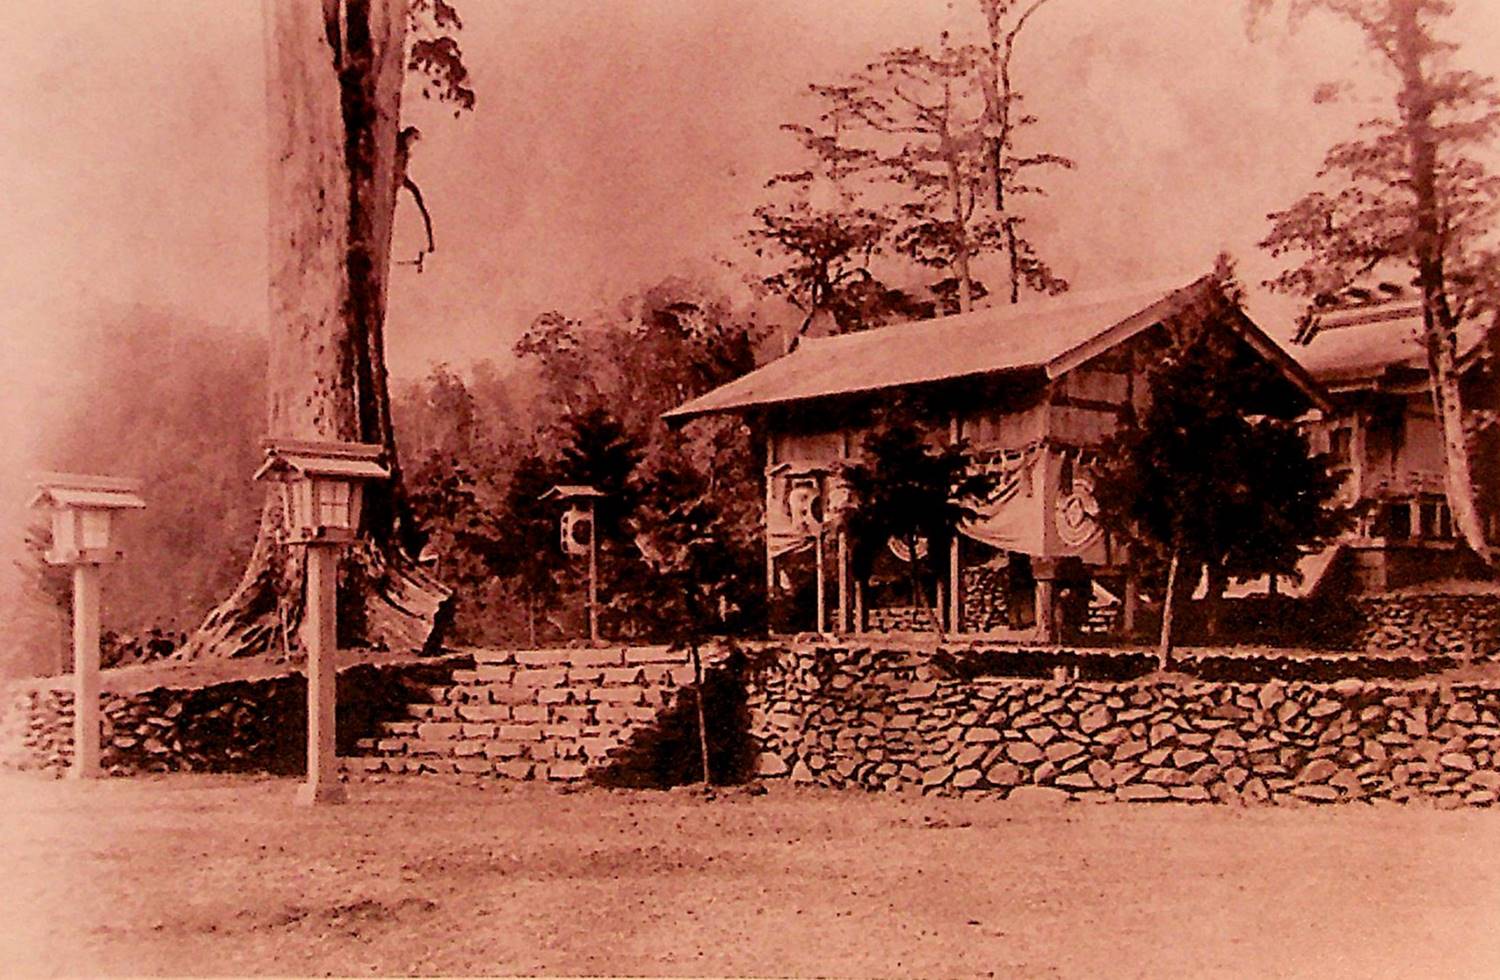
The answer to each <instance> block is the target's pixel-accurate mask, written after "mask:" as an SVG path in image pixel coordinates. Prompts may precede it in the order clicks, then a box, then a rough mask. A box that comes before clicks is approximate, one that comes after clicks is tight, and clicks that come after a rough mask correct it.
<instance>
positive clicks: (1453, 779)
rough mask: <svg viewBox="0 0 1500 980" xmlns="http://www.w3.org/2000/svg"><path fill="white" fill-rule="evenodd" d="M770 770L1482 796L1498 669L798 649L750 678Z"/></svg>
mask: <svg viewBox="0 0 1500 980" xmlns="http://www.w3.org/2000/svg"><path fill="white" fill-rule="evenodd" d="M750 704H751V709H752V734H753V736H754V737H755V738H756V739H757V740H758V742H759V747H760V749H761V751H762V753H763V754H762V756H761V766H760V769H761V772H762V774H763V775H775V774H786V775H788V776H789V777H790V778H791V779H792V780H794V781H798V782H806V783H815V784H819V785H823V786H829V787H861V788H865V789H872V790H876V789H878V790H908V791H917V792H926V793H944V794H947V793H964V794H987V795H993V796H999V797H1047V798H1054V799H1059V800H1064V799H1075V800H1095V801H1104V800H1122V801H1157V800H1182V801H1188V802H1220V803H1266V802H1273V803H1274V802H1297V801H1306V802H1312V803H1334V802H1344V801H1355V800H1375V799H1386V800H1394V801H1405V800H1426V801H1431V802H1433V803H1435V804H1438V805H1444V806H1462V805H1474V806H1487V805H1489V804H1492V803H1494V802H1495V801H1496V799H1497V794H1500V681H1491V682H1485V683H1464V684H1445V683H1440V682H1438V681H1376V680H1368V681H1367V680H1359V679H1348V680H1343V681H1339V682H1337V683H1333V684H1314V683H1300V682H1299V683H1290V684H1288V683H1284V682H1280V681H1272V682H1269V683H1265V684H1235V683H1211V682H1198V681H1191V680H1184V681H1153V680H1146V681H1138V682H1118V683H1080V682H1065V683H1050V682H1042V681H1026V680H998V679H997V680H983V679H981V680H968V681H963V680H956V679H949V678H945V677H944V676H942V674H941V672H940V671H939V670H938V669H936V668H935V666H934V665H933V664H932V663H931V662H930V660H929V658H928V657H926V656H925V655H922V654H919V653H912V652H910V651H892V650H879V649H873V650H872V649H869V648H859V649H847V648H804V649H790V650H787V651H785V652H784V653H783V655H782V656H780V657H779V658H777V659H776V660H775V661H774V662H773V663H772V664H771V666H769V667H767V668H765V669H764V670H763V673H762V674H761V676H760V679H759V680H758V682H757V683H756V685H755V689H754V690H753V691H752V692H751V698H750Z"/></svg>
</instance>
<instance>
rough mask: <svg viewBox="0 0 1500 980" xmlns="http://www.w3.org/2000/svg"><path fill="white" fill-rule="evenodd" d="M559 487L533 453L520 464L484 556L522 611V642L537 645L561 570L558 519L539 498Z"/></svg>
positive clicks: (547, 463) (552, 470)
mask: <svg viewBox="0 0 1500 980" xmlns="http://www.w3.org/2000/svg"><path fill="white" fill-rule="evenodd" d="M557 483H558V475H557V464H556V463H555V462H553V461H551V460H548V459H546V458H545V457H543V456H541V455H538V454H536V453H532V454H530V455H527V456H525V457H524V458H522V460H521V461H520V463H518V464H517V465H516V469H515V472H514V473H513V474H512V475H511V479H510V486H509V487H508V488H507V489H506V493H505V501H504V505H503V512H502V513H503V517H502V518H500V519H499V520H498V521H497V522H496V523H497V524H498V525H499V528H498V531H499V533H497V534H496V535H495V537H494V539H493V541H494V545H493V547H492V549H491V550H490V551H489V552H488V554H489V555H490V556H491V568H492V570H493V571H494V572H495V574H497V575H508V576H510V577H511V578H512V580H513V581H514V582H515V583H516V587H517V591H518V592H519V593H520V596H521V599H522V601H523V602H524V603H525V605H526V632H527V639H528V641H529V642H530V644H531V645H532V646H533V647H534V646H536V643H537V617H538V616H539V615H540V614H541V613H542V612H543V611H544V610H546V609H547V608H548V607H549V606H550V605H552V604H553V603H554V602H556V600H557V595H558V590H559V584H560V581H561V579H562V577H563V575H564V573H565V568H566V564H565V561H564V557H563V553H562V549H561V548H560V547H559V545H558V537H557V535H558V523H557V514H556V513H555V511H554V509H553V508H552V507H551V506H549V505H548V504H546V503H544V502H543V501H542V495H543V494H545V493H546V492H547V491H548V490H550V489H552V487H554V486H556V485H557Z"/></svg>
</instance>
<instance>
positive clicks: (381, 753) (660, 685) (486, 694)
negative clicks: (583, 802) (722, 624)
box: [345, 646, 721, 781]
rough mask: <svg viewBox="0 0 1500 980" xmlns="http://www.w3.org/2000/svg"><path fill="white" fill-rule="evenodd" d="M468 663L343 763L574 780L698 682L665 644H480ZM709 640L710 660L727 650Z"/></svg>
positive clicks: (603, 766)
mask: <svg viewBox="0 0 1500 980" xmlns="http://www.w3.org/2000/svg"><path fill="white" fill-rule="evenodd" d="M470 655H471V656H472V657H473V659H474V665H473V667H472V668H471V669H464V670H457V671H454V672H453V675H452V677H451V678H450V679H449V680H447V681H445V682H444V683H441V684H434V685H429V686H428V687H426V688H424V689H423V690H422V692H421V695H422V696H421V698H420V699H413V700H411V701H410V703H408V704H406V705H404V706H398V710H397V714H398V715H401V716H403V717H401V718H400V719H399V720H388V721H385V722H382V723H381V724H380V725H379V731H378V732H376V733H374V734H372V735H371V736H368V737H366V738H363V739H361V740H360V741H359V742H358V743H356V746H355V749H356V751H357V752H358V753H360V754H359V755H357V756H355V757H353V758H349V759H346V760H345V764H346V765H347V766H349V767H350V768H352V769H357V770H358V771H360V772H363V773H441V774H462V775H472V776H494V777H500V778H506V779H546V780H552V781H572V780H579V779H583V778H585V777H593V776H597V775H600V774H601V773H603V772H604V771H606V770H608V769H610V768H611V767H612V766H614V765H615V764H616V762H617V761H618V757H619V755H620V754H621V752H622V751H623V750H625V749H627V748H628V747H629V746H630V745H631V743H632V741H633V740H635V739H637V738H639V737H640V736H641V735H642V734H643V733H647V732H649V731H650V730H651V729H652V728H653V727H654V726H656V724H657V723H658V719H659V718H661V717H662V716H663V714H665V713H667V712H669V711H671V710H672V708H673V707H674V706H675V705H676V703H677V700H678V695H679V693H680V692H681V691H682V690H683V689H684V688H687V687H690V686H691V685H692V683H693V665H692V662H691V660H690V659H689V655H688V653H687V652H686V651H684V650H670V649H668V648H666V647H660V646H657V647H609V648H603V649H585V648H580V649H567V648H564V649H554V650H520V651H516V650H473V651H470ZM720 655H721V654H720V652H719V651H717V650H707V649H706V650H704V651H703V658H704V661H705V663H706V664H711V663H713V662H714V661H715V660H716V658H718V657H719V656H720Z"/></svg>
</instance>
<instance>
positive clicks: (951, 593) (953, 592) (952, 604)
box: [948, 412, 963, 633]
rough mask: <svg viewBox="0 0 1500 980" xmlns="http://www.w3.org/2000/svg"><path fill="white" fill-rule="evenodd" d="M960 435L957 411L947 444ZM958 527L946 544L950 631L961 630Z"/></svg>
mask: <svg viewBox="0 0 1500 980" xmlns="http://www.w3.org/2000/svg"><path fill="white" fill-rule="evenodd" d="M961 435H962V433H961V431H960V428H959V421H958V413H957V412H955V413H954V414H952V415H950V416H949V417H948V444H949V445H951V446H956V445H958V441H959V438H960V436H961ZM958 539H959V535H958V528H954V529H953V541H952V543H951V544H950V545H949V546H948V630H949V632H952V633H960V632H962V629H961V625H962V624H961V623H960V622H959V615H960V613H961V611H962V610H961V606H960V603H961V602H962V592H963V578H962V569H961V568H960V566H959V550H958V549H959V544H958Z"/></svg>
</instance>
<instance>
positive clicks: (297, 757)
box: [0, 661, 453, 775]
mask: <svg viewBox="0 0 1500 980" xmlns="http://www.w3.org/2000/svg"><path fill="white" fill-rule="evenodd" d="M452 666H453V662H452V661H436V662H434V661H427V662H419V663H409V664H384V665H369V664H362V665H358V666H354V667H349V668H346V669H345V670H342V671H340V672H339V678H338V699H339V726H338V728H339V731H338V734H339V748H340V753H341V754H343V753H345V752H347V751H349V750H350V749H351V748H352V747H353V744H354V742H355V741H356V740H358V739H359V738H362V737H364V736H366V735H368V734H370V733H371V732H373V731H375V730H376V726H377V725H378V724H379V723H380V722H381V720H383V719H384V718H385V717H386V716H387V714H388V713H389V711H390V710H391V706H392V705H395V706H399V705H400V704H402V703H403V702H404V701H405V699H406V698H407V697H408V696H409V694H408V693H407V692H408V691H409V690H410V688H411V685H414V684H420V683H422V682H424V681H427V680H431V679H432V678H433V677H434V675H435V674H436V675H446V674H447V673H448V672H449V671H451V669H452ZM100 707H101V712H100V714H101V733H100V765H101V767H102V768H103V769H104V771H106V772H109V773H112V774H115V775H127V774H131V773H139V772H179V771H180V772H194V771H197V772H270V773H286V774H289V773H300V772H302V771H304V770H305V768H306V758H307V756H306V750H307V741H306V732H307V685H306V681H305V679H304V678H303V677H302V675H301V674H291V673H287V674H280V675H276V676H272V677H265V678H259V679H255V680H236V681H228V682H223V683H218V684H209V685H200V686H196V687H183V688H175V687H168V686H161V687H155V688H152V689H150V690H146V691H139V692H132V693H128V694H114V693H105V694H103V695H102V696H101V705H100ZM72 754H73V692H72V691H70V690H67V689H65V688H61V687H55V686H52V685H50V684H47V683H38V682H32V683H28V684H20V685H16V686H14V687H12V688H10V689H8V690H7V691H6V693H5V696H4V699H3V701H0V769H12V770H17V769H18V770H49V769H50V770H62V769H65V768H66V767H67V766H68V764H69V762H70V761H71V759H72Z"/></svg>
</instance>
